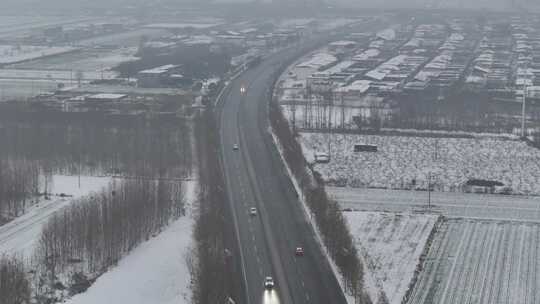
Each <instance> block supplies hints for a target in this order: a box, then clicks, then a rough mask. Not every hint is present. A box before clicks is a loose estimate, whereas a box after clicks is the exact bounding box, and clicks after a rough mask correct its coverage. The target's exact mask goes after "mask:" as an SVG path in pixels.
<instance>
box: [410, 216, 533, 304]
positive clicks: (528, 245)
mask: <svg viewBox="0 0 540 304" xmlns="http://www.w3.org/2000/svg"><path fill="white" fill-rule="evenodd" d="M539 240H540V225H538V224H532V223H518V222H507V221H479V220H450V221H448V222H445V223H444V224H443V225H442V226H441V227H440V229H439V230H438V232H437V233H436V237H435V240H434V242H433V244H432V247H431V249H430V251H429V253H428V256H427V258H426V261H425V264H424V271H423V272H422V273H421V275H420V277H419V280H418V283H417V285H416V286H415V288H414V291H413V293H412V294H411V296H410V298H409V301H408V302H407V303H409V304H416V303H419V304H420V303H433V304H437V303H441V304H442V303H444V304H454V303H455V304H458V303H459V304H461V303H508V304H518V303H519V304H521V303H527V304H528V303H530V304H533V303H539V302H540V288H538V286H540V278H539V277H538V275H537V274H538V273H539V272H540V259H539V256H538V251H539V245H540V242H539Z"/></svg>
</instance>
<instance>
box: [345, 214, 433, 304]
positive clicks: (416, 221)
mask: <svg viewBox="0 0 540 304" xmlns="http://www.w3.org/2000/svg"><path fill="white" fill-rule="evenodd" d="M343 214H344V215H345V218H346V219H347V222H348V224H349V227H350V230H351V233H352V234H353V236H354V239H355V245H356V247H357V249H358V251H359V253H360V254H361V256H362V257H363V260H364V263H365V264H364V265H365V267H366V271H365V275H366V285H367V286H368V291H369V293H370V296H371V299H372V300H373V301H374V302H376V301H377V299H378V298H379V295H380V291H381V290H382V291H384V294H385V295H386V298H387V299H388V300H389V303H391V304H400V303H401V300H402V299H403V297H404V296H405V293H406V292H407V289H408V287H409V283H410V282H411V280H412V278H413V275H414V271H415V269H416V265H417V264H418V263H419V258H420V255H421V254H422V252H423V251H424V247H425V244H426V241H427V239H428V237H429V234H430V233H431V231H432V229H433V226H434V224H435V222H436V221H437V216H435V215H424V214H409V213H385V212H345V213H343Z"/></svg>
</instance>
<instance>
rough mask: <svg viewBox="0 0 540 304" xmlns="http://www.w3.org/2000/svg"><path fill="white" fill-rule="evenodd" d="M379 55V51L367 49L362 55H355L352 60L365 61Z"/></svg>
mask: <svg viewBox="0 0 540 304" xmlns="http://www.w3.org/2000/svg"><path fill="white" fill-rule="evenodd" d="M380 54H381V51H379V50H377V49H367V50H365V51H364V52H362V53H360V54H358V55H355V56H354V57H353V60H358V61H361V60H367V59H369V58H373V57H377V56H379V55H380Z"/></svg>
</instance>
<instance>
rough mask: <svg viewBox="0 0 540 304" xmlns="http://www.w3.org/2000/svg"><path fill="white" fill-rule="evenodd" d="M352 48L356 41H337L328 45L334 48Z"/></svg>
mask: <svg viewBox="0 0 540 304" xmlns="http://www.w3.org/2000/svg"><path fill="white" fill-rule="evenodd" d="M351 45H352V46H354V45H356V41H350V40H339V41H334V42H332V43H330V46H336V47H340V46H342V47H345V46H351Z"/></svg>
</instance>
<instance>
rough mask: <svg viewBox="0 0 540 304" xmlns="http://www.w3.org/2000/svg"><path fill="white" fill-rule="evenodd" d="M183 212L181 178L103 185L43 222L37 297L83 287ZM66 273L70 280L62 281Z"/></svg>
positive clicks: (36, 254) (37, 254) (52, 297)
mask: <svg viewBox="0 0 540 304" xmlns="http://www.w3.org/2000/svg"><path fill="white" fill-rule="evenodd" d="M183 214H184V197H183V193H182V187H181V183H180V182H171V181H167V180H163V179H158V180H151V179H142V178H140V179H126V180H122V181H118V182H115V181H113V182H112V183H111V184H110V185H109V187H108V188H106V189H104V190H103V191H101V192H99V193H97V194H93V195H91V196H87V197H84V198H81V199H79V200H78V201H76V202H74V203H73V204H71V205H70V206H69V207H67V208H65V209H63V210H62V211H59V212H57V213H56V214H55V215H54V216H52V217H51V218H50V219H49V220H48V222H47V223H46V224H45V225H44V227H43V230H42V232H41V235H40V238H39V241H38V245H37V246H36V250H35V252H34V256H33V259H32V265H35V266H34V267H35V269H34V271H35V272H36V273H35V276H34V278H35V281H36V282H35V284H34V288H35V295H36V298H37V300H38V301H39V300H45V299H47V300H48V301H50V300H59V299H57V298H56V294H57V292H58V290H64V291H65V292H68V293H69V294H75V293H78V292H81V291H84V289H86V288H87V287H88V286H89V285H90V284H91V282H92V280H93V279H95V278H97V277H98V276H99V275H101V274H102V273H104V272H105V271H107V269H108V268H109V267H111V266H113V265H115V264H116V263H117V262H118V261H119V260H120V259H121V258H122V257H123V256H125V255H126V254H127V253H128V252H130V251H131V250H132V249H133V248H135V247H136V246H137V245H138V244H140V243H141V242H143V241H145V240H148V239H149V238H150V237H151V236H152V235H154V234H157V233H159V232H160V231H161V230H162V229H163V228H164V227H165V226H166V225H168V224H169V222H170V221H172V220H174V219H177V218H178V217H180V216H182V215H183ZM65 277H69V281H68V282H65V281H62V279H61V278H65ZM66 285H67V286H66Z"/></svg>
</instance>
